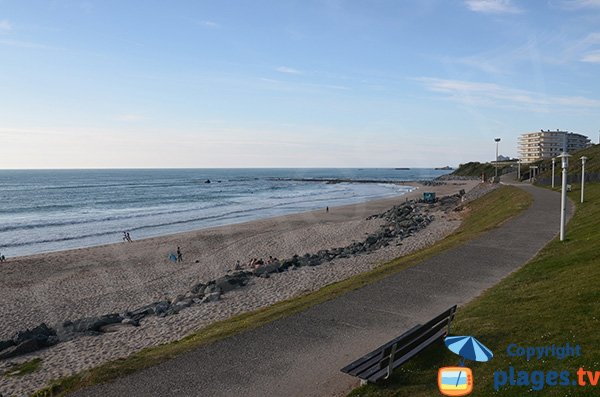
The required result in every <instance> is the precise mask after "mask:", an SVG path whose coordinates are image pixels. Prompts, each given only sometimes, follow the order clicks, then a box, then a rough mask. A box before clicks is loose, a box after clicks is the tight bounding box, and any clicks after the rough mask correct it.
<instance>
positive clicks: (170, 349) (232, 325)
mask: <svg viewBox="0 0 600 397" xmlns="http://www.w3.org/2000/svg"><path fill="white" fill-rule="evenodd" d="M530 203H531V197H530V196H529V195H528V194H527V193H525V192H524V191H522V190H520V189H516V188H514V187H507V186H504V187H501V188H500V189H498V190H495V191H493V192H492V193H490V194H488V195H486V196H484V197H482V198H480V199H478V200H475V201H474V202H472V203H470V204H469V206H468V210H469V211H468V213H467V215H466V217H465V220H464V221H463V224H462V225H461V227H460V228H459V230H458V231H457V232H456V233H454V234H452V235H451V236H449V237H447V238H446V239H444V240H442V241H440V242H438V243H437V244H435V245H434V246H432V247H429V248H427V249H424V250H421V251H418V252H416V253H414V254H412V255H408V256H405V257H402V258H398V259H395V260H393V261H390V262H388V263H385V264H383V265H382V266H380V267H378V268H377V269H375V270H373V271H371V272H368V273H365V274H362V275H358V276H355V277H352V278H350V279H347V280H344V281H341V282H338V283H335V284H331V285H328V286H327V287H325V288H322V289H321V290H319V291H316V292H314V293H311V294H308V295H305V296H301V297H298V298H294V299H290V300H287V301H283V302H279V303H277V304H275V305H273V306H270V307H268V308H265V309H262V310H258V311H255V312H251V313H246V314H242V315H239V316H236V317H233V318H231V319H229V320H225V321H221V322H218V323H215V324H213V325H210V326H208V327H206V328H204V329H202V330H200V331H198V332H197V333H195V334H192V335H190V336H188V337H187V338H184V339H183V340H181V341H177V342H173V343H169V344H166V345H161V346H157V347H153V348H149V349H145V350H143V351H141V352H139V353H136V354H133V355H132V356H130V357H129V358H127V359H124V360H117V361H114V362H110V363H107V364H104V365H102V366H100V367H97V368H95V369H92V370H89V371H85V372H84V373H81V374H77V375H74V376H71V377H68V378H63V379H60V380H57V381H56V382H54V383H53V384H52V385H51V386H50V387H48V388H46V389H43V390H41V391H39V392H38V393H36V394H35V396H37V397H41V396H44V397H49V396H61V395H64V394H65V393H67V392H70V391H74V390H77V389H80V388H82V387H86V386H90V385H93V384H97V383H101V382H105V381H109V380H111V379H114V378H117V377H119V376H124V375H126V374H129V373H132V372H134V371H137V370H140V369H142V368H146V367H149V366H152V365H156V364H158V363H160V362H161V361H164V360H167V359H169V358H172V357H174V356H176V355H178V354H181V353H183V352H186V351H189V350H191V349H193V348H196V347H198V346H201V345H203V344H206V343H210V342H214V341H216V340H219V339H223V338H226V337H228V336H230V335H233V334H236V333H239V332H243V331H244V330H247V329H251V328H255V327H259V326H261V325H263V324H265V323H268V322H271V321H274V320H276V319H279V318H282V317H287V316H290V315H292V314H294V313H297V312H299V311H302V310H305V309H307V308H308V307H311V306H314V305H317V304H319V303H321V302H324V301H327V300H329V299H333V298H335V297H336V296H339V295H341V294H342V293H344V292H347V291H350V290H353V289H357V288H360V287H362V286H364V285H367V284H370V283H373V282H375V281H377V280H380V279H381V278H383V277H385V276H387V275H389V274H392V273H395V272H398V271H400V270H402V269H405V268H407V267H409V266H412V265H415V264H417V263H419V262H420V261H422V260H424V259H426V258H428V257H430V256H432V255H435V254H436V253H438V252H440V251H442V250H444V249H448V248H451V247H454V246H456V245H457V244H460V243H462V242H464V241H467V240H469V239H472V238H474V237H476V236H478V235H479V234H481V233H483V232H484V231H486V230H489V229H490V228H493V227H495V226H497V225H498V224H500V223H502V222H504V221H505V220H506V219H508V218H510V217H512V216H514V215H515V214H517V213H518V212H520V211H521V210H523V209H524V208H526V207H528V206H529V204H530Z"/></svg>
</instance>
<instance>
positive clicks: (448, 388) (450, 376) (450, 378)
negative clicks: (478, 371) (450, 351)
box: [438, 367, 473, 396]
mask: <svg viewBox="0 0 600 397" xmlns="http://www.w3.org/2000/svg"><path fill="white" fill-rule="evenodd" d="M438 388H439V389H440V392H441V393H442V394H443V395H445V396H466V395H467V394H470V393H471V392H472V391H473V371H471V368H467V367H443V368H440V370H439V371H438Z"/></svg>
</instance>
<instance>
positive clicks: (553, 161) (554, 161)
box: [552, 157, 556, 189]
mask: <svg viewBox="0 0 600 397" xmlns="http://www.w3.org/2000/svg"><path fill="white" fill-rule="evenodd" d="M555 163H556V157H552V189H554V164H555Z"/></svg>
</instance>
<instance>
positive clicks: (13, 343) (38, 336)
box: [0, 323, 58, 359]
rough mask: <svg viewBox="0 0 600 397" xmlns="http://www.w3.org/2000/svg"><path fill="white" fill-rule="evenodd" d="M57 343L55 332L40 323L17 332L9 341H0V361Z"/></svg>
mask: <svg viewBox="0 0 600 397" xmlns="http://www.w3.org/2000/svg"><path fill="white" fill-rule="evenodd" d="M56 343H58V337H57V336H56V330H54V329H52V328H50V327H48V326H47V325H46V324H44V323H42V324H41V325H38V326H37V327H35V328H32V329H27V330H25V331H19V332H17V333H16V334H15V335H14V336H13V337H12V338H11V339H9V340H3V341H0V359H4V358H10V357H15V356H20V355H22V354H27V353H31V352H34V351H36V350H39V349H42V348H44V347H49V346H52V345H55V344H56Z"/></svg>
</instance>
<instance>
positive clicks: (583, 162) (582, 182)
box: [581, 156, 587, 203]
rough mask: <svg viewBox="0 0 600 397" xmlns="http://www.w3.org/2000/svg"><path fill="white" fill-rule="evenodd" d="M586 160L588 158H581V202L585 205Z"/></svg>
mask: <svg viewBox="0 0 600 397" xmlns="http://www.w3.org/2000/svg"><path fill="white" fill-rule="evenodd" d="M585 160H587V157H585V156H582V157H581V202H582V203H583V188H584V185H585Z"/></svg>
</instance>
